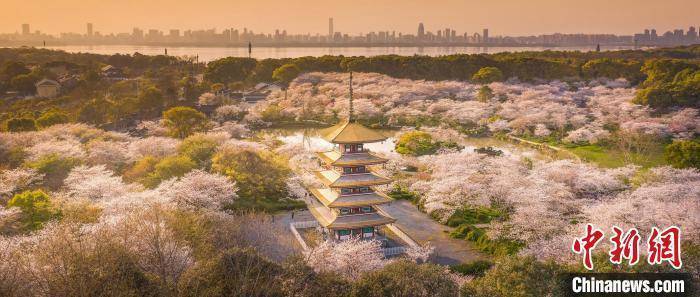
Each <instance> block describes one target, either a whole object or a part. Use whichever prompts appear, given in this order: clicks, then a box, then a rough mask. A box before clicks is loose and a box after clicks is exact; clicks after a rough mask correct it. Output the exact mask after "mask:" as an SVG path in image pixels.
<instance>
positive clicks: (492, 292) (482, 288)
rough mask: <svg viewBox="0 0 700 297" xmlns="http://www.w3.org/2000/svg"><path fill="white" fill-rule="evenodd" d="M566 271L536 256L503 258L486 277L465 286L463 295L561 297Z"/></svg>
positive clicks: (478, 296) (483, 296)
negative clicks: (562, 278) (560, 283)
mask: <svg viewBox="0 0 700 297" xmlns="http://www.w3.org/2000/svg"><path fill="white" fill-rule="evenodd" d="M565 271H566V269H565V267H562V266H560V265H558V264H556V263H554V262H551V261H550V262H540V261H537V260H536V259H535V258H534V257H524V258H522V257H515V256H512V257H501V258H500V259H499V260H497V261H496V264H495V265H494V266H493V268H492V269H490V270H488V271H487V272H486V274H485V275H484V276H483V277H480V278H476V279H474V280H472V281H471V282H467V283H466V284H464V287H462V290H461V291H462V296H474V297H491V296H502V297H511V296H512V297H527V296H560V294H561V293H562V292H559V294H557V290H558V289H559V287H560V286H559V282H560V280H559V275H560V274H561V273H563V272H565Z"/></svg>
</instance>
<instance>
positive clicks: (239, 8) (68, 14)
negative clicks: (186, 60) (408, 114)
mask: <svg viewBox="0 0 700 297" xmlns="http://www.w3.org/2000/svg"><path fill="white" fill-rule="evenodd" d="M5 2H7V3H6V4H4V5H3V7H4V8H8V9H3V11H4V13H2V12H0V32H3V33H13V32H16V31H17V24H22V23H29V24H32V26H33V27H34V28H36V29H39V30H41V31H42V32H46V33H50V34H58V33H61V32H78V31H79V32H82V31H83V29H84V26H85V23H94V24H95V31H100V32H130V31H131V28H133V27H139V28H148V29H151V28H152V29H158V30H163V31H167V30H170V29H183V28H192V29H211V28H217V29H219V30H222V29H224V28H229V27H248V28H253V29H254V30H256V31H259V32H273V31H274V30H275V29H280V28H276V27H280V24H285V25H286V28H285V29H286V30H287V31H288V32H290V33H294V34H307V33H311V34H316V33H318V34H325V33H326V32H327V30H326V25H327V23H326V21H327V18H328V17H333V18H334V20H335V23H334V29H335V30H336V31H342V32H349V33H352V34H358V33H366V32H369V31H378V30H381V31H386V30H389V31H397V32H404V33H406V32H415V31H414V30H415V24H417V23H419V22H423V23H426V24H432V25H434V26H435V28H441V27H442V28H444V27H451V28H454V29H456V30H458V31H468V32H474V31H477V30H481V29H482V28H486V27H488V28H490V30H492V32H501V34H505V35H509V36H528V35H537V34H552V33H555V32H559V33H586V34H601V33H610V34H617V35H631V34H633V33H635V32H637V30H639V28H645V27H650V26H651V25H653V26H654V27H656V28H657V30H660V31H666V30H672V29H676V28H680V27H683V28H687V26H688V25H694V26H697V25H700V17H698V16H697V13H696V12H697V11H699V10H700V2H698V1H688V0H669V1H664V2H663V3H659V2H658V1H656V2H653V1H631V0H618V1H602V0H592V1H586V2H574V3H566V4H562V3H560V2H561V1H554V0H534V1H528V2H527V3H525V2H523V1H506V0H500V1H499V0H497V1H489V3H476V2H474V1H453V0H435V1H430V2H424V1H395V0H377V1H364V0H359V1H353V2H351V3H342V2H337V3H335V2H334V3H326V2H327V1H320V0H300V1H295V2H294V3H287V2H280V1H271V0H261V1H255V2H242V1H224V0H202V1H198V2H197V4H196V5H195V4H191V3H190V2H184V1H177V0H175V1H169V2H167V3H166V2H163V1H149V2H148V3H140V2H139V1H135V0H123V1H115V0H103V1H78V0H64V1H60V2H59V3H56V1H48V0H36V1H19V0H7V1H5ZM567 2H569V1H567ZM370 4H371V6H370ZM368 7H371V8H368ZM601 7H604V8H605V9H601ZM659 11H664V14H663V15H660V14H658V12H659ZM115 16H116V17H115ZM203 20H204V21H203ZM360 20H361V21H360ZM98 24H99V25H98ZM431 28H432V27H431Z"/></svg>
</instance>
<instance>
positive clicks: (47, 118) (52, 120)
mask: <svg viewBox="0 0 700 297" xmlns="http://www.w3.org/2000/svg"><path fill="white" fill-rule="evenodd" d="M69 121H70V119H69V118H68V115H67V114H66V113H64V112H61V111H58V110H49V111H47V112H45V113H43V114H42V115H41V116H40V117H39V118H38V119H36V123H37V125H38V126H39V127H40V128H46V127H50V126H53V125H56V124H65V123H68V122H69Z"/></svg>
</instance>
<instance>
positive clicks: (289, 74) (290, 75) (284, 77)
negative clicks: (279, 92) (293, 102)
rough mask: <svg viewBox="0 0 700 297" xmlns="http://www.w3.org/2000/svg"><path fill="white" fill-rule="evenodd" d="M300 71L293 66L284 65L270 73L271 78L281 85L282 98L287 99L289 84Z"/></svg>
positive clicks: (297, 67)
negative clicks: (282, 90) (282, 89)
mask: <svg viewBox="0 0 700 297" xmlns="http://www.w3.org/2000/svg"><path fill="white" fill-rule="evenodd" d="M300 73H301V69H299V66H297V65H295V64H284V65H282V66H281V67H280V68H277V69H275V71H274V72H272V78H273V79H274V80H276V81H278V82H279V83H281V84H282V87H283V88H284V98H285V99H286V98H287V89H288V88H289V84H290V83H291V82H292V81H293V80H294V79H295V78H297V76H299V74H300Z"/></svg>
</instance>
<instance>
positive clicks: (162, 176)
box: [143, 156, 197, 188]
mask: <svg viewBox="0 0 700 297" xmlns="http://www.w3.org/2000/svg"><path fill="white" fill-rule="evenodd" d="M195 168H197V164H196V163H195V162H194V161H192V160H190V158H188V157H186V156H172V157H166V158H163V159H162V160H160V161H159V162H158V163H157V164H155V166H154V167H153V172H151V173H149V174H148V175H147V176H146V178H144V179H143V185H144V186H146V187H148V188H155V187H157V186H158V185H159V184H160V183H161V182H162V181H164V180H168V179H171V178H173V177H182V176H183V175H185V174H186V173H188V172H190V171H192V169H195Z"/></svg>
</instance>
